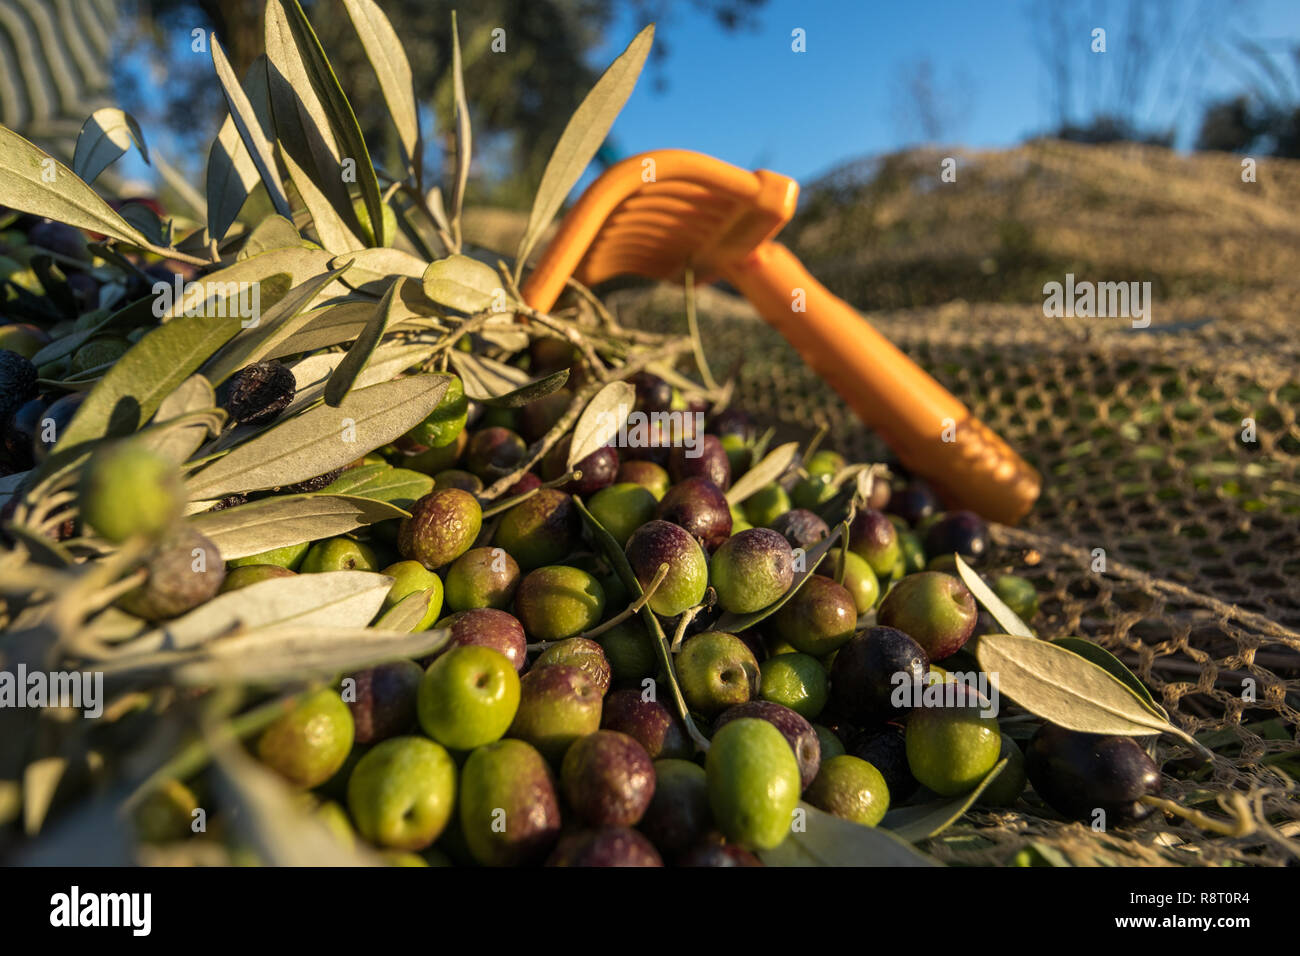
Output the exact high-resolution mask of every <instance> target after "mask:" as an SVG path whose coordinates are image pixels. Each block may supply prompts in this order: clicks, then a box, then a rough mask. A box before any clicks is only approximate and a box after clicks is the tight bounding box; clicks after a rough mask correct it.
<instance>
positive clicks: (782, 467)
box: [727, 441, 799, 505]
mask: <svg viewBox="0 0 1300 956" xmlns="http://www.w3.org/2000/svg"><path fill="white" fill-rule="evenodd" d="M798 457H799V443H798V442H797V441H792V442H789V443H788V444H785V445H780V446H778V447H776V448H774V449H772V451H771V452H770V453H768V454H767V455H766V456H764V458H763V460H762V461H760V462H758V463H757V464H755V465H754V466H753V467H752V468H750V469H749V471H747V472H745V473H744V474H743V475H741V477H740V478H738V479H737V480H736V483H735V484H734V485H732V486H731V487H730V488H729V489H727V504H729V505H738V504H740V503H741V502H742V501H744V500H745V499H746V498H748V497H750V496H751V495H753V494H754V493H755V492H757V491H759V490H760V489H762V488H765V487H767V486H768V485H770V484H771V483H772V482H774V481H776V480H777V479H778V478H780V477H781V476H782V475H784V474H785V473H786V471H787V470H788V469H789V468H790V466H791V465H792V464H794V462H795V459H796V458H798Z"/></svg>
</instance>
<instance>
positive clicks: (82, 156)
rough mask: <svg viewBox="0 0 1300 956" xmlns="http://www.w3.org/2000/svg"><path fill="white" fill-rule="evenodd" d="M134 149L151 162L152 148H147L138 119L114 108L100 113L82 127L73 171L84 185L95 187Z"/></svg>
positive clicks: (96, 111)
mask: <svg viewBox="0 0 1300 956" xmlns="http://www.w3.org/2000/svg"><path fill="white" fill-rule="evenodd" d="M132 146H135V148H136V149H138V150H139V151H140V155H141V156H142V157H144V161H145V162H146V163H147V162H149V148H148V147H147V146H145V144H144V133H143V132H141V130H140V124H139V123H137V122H136V121H135V117H134V116H132V115H131V114H130V113H127V112H124V111H123V110H119V109H113V108H112V107H111V106H105V107H104V108H102V109H97V110H95V112H93V113H91V114H90V118H89V119H87V120H86V122H84V123H82V124H81V132H79V133H78V134H77V145H76V147H75V149H74V150H73V153H72V171H73V172H74V173H76V174H77V175H78V176H80V177H81V180H82V182H84V183H87V184H90V183H93V182H94V181H95V180H96V179H98V178H99V174H100V173H102V172H103V171H104V170H105V169H107V168H108V167H109V166H111V165H112V164H113V163H115V162H117V160H118V159H120V158H121V157H122V156H124V155H126V151H127V150H128V149H130V148H131V147H132Z"/></svg>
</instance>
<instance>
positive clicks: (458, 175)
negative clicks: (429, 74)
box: [450, 10, 474, 249]
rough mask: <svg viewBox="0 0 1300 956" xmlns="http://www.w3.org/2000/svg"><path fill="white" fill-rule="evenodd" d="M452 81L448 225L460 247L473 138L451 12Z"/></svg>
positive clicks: (462, 65)
mask: <svg viewBox="0 0 1300 956" xmlns="http://www.w3.org/2000/svg"><path fill="white" fill-rule="evenodd" d="M451 81H452V97H453V99H454V101H455V104H456V172H455V175H454V176H453V177H452V187H451V220H450V221H451V224H452V227H453V229H454V230H455V234H456V244H457V248H458V249H459V246H460V214H461V206H462V204H463V203H464V201H465V186H466V185H467V184H468V183H469V163H470V156H471V154H472V153H473V151H474V150H473V143H474V141H473V135H472V131H471V129H470V124H469V102H468V101H467V100H466V98H465V68H464V64H463V63H462V62H461V58H460V24H459V23H457V22H456V11H455V10H452V11H451Z"/></svg>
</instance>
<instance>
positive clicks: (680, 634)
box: [659, 564, 704, 654]
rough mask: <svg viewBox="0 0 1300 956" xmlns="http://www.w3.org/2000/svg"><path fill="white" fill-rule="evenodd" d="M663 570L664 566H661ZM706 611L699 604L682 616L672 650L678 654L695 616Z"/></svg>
mask: <svg viewBox="0 0 1300 956" xmlns="http://www.w3.org/2000/svg"><path fill="white" fill-rule="evenodd" d="M659 567H660V568H663V567H664V565H662V564H661V565H660V566H659ZM703 610H704V605H703V604H697V605H695V607H688V608H687V609H686V610H685V611H683V612H682V616H681V617H680V618H679V619H678V621H677V629H676V630H675V631H673V643H672V647H671V648H670V650H671V651H672V652H673V653H674V654H676V653H677V652H678V651H680V650H681V649H682V639H683V638H684V637H685V636H686V629H687V628H688V627H690V625H691V621H693V620H695V615H697V614H699V613H700V612H701V611H703Z"/></svg>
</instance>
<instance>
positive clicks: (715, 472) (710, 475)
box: [668, 435, 731, 491]
mask: <svg viewBox="0 0 1300 956" xmlns="http://www.w3.org/2000/svg"><path fill="white" fill-rule="evenodd" d="M692 445H694V446H695V447H687V446H686V445H678V446H677V447H675V448H673V450H672V451H671V452H670V453H669V455H668V474H669V475H671V476H672V479H673V481H682V480H684V479H686V478H705V479H708V480H709V481H711V482H713V484H715V485H717V486H718V487H719V488H720V489H722V490H723V491H726V490H727V489H728V488H730V487H731V461H730V459H729V458H728V457H727V451H726V449H725V448H723V447H722V442H721V441H720V440H719V439H718V436H717V435H704V436H702V437H701V438H700V439H699V441H698V442H692Z"/></svg>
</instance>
